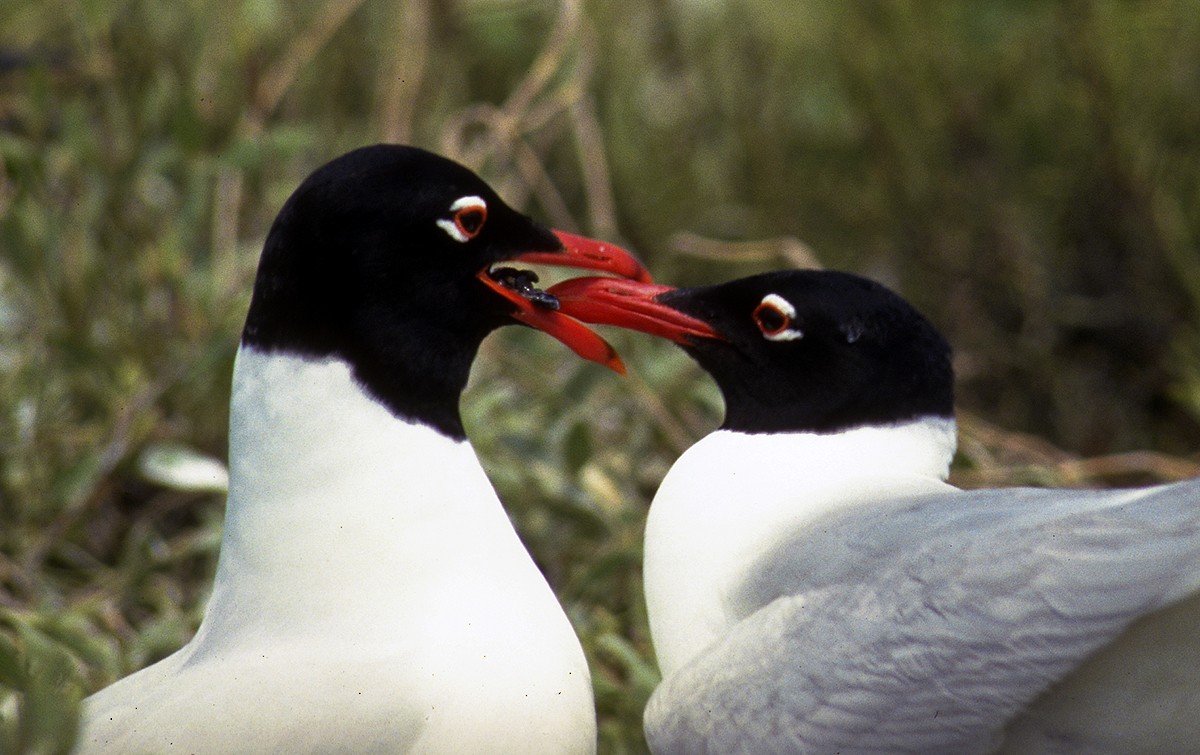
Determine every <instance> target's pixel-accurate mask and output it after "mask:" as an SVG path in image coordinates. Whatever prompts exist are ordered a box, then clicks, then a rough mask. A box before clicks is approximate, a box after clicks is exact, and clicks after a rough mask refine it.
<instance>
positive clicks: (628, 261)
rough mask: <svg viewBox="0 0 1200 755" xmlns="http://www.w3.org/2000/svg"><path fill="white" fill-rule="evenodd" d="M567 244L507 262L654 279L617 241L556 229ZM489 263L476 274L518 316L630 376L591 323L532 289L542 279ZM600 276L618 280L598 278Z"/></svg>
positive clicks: (645, 282)
mask: <svg viewBox="0 0 1200 755" xmlns="http://www.w3.org/2000/svg"><path fill="white" fill-rule="evenodd" d="M553 233H554V235H555V236H556V237H558V240H559V241H560V242H561V243H562V245H563V248H562V249H561V250H559V251H552V252H545V251H538V252H525V253H522V254H518V255H516V256H513V257H510V258H509V259H507V260H505V262H515V263H521V262H524V263H529V264H544V265H555V266H562V267H575V268H582V269H584V270H600V271H604V272H608V273H612V274H613V275H618V276H621V278H624V279H630V280H631V281H637V282H639V283H641V284H643V285H652V284H651V283H650V272H649V271H648V270H646V267H645V266H644V265H643V264H642V263H641V262H639V261H638V260H637V258H636V257H634V256H633V255H632V254H630V253H629V252H627V251H625V250H624V249H622V248H621V247H619V246H616V245H615V244H610V243H608V242H605V241H597V240H595V239H589V238H587V237H586V236H576V235H575V234H573V233H564V232H562V231H553ZM494 267H495V266H490V267H489V268H488V269H484V270H480V271H479V273H478V274H477V276H476V277H478V278H479V280H481V281H483V283H484V285H486V286H487V287H488V288H490V289H491V290H492V291H494V292H495V293H497V294H499V295H500V296H502V297H503V298H505V299H507V300H508V301H509V302H511V303H512V304H513V306H514V307H515V310H514V312H513V313H512V317H513V319H515V320H517V321H518V322H521V323H524V324H526V325H528V326H530V327H533V328H537V329H538V330H540V331H542V332H543V333H547V334H549V335H551V336H554V337H555V338H557V339H558V340H560V341H562V342H563V343H564V344H566V345H567V346H568V347H569V348H570V349H571V350H572V351H574V352H575V353H576V354H578V355H579V356H581V357H583V358H584V359H588V360H591V361H593V362H598V363H600V364H602V365H604V366H606V367H608V368H609V369H611V370H613V371H615V372H618V373H620V374H622V375H624V374H625V365H624V363H623V362H622V361H621V357H620V356H618V355H617V352H616V350H615V349H613V347H612V346H610V345H609V344H608V342H607V341H605V340H604V339H603V338H601V337H600V336H598V335H596V334H595V333H593V332H592V331H591V330H589V329H588V327H587V326H585V325H583V324H582V323H580V322H578V321H577V320H574V319H572V318H571V317H569V316H568V315H567V314H564V313H563V312H561V311H560V308H559V302H558V300H557V299H556V298H555V296H554V295H552V294H551V293H550V292H549V291H541V290H539V289H536V288H534V287H533V285H532V284H533V283H534V282H536V281H537V278H536V276H532V275H530V274H528V273H526V272H524V271H519V270H513V269H511V268H506V269H505V274H498V271H494V270H493V269H492V268H494ZM597 280H617V279H616V278H597Z"/></svg>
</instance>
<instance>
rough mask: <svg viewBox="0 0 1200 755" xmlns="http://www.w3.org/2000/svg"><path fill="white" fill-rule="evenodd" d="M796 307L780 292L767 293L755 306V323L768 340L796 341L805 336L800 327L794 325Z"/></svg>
mask: <svg viewBox="0 0 1200 755" xmlns="http://www.w3.org/2000/svg"><path fill="white" fill-rule="evenodd" d="M795 317H796V308H795V307H793V306H792V303H791V302H789V301H788V300H787V299H785V298H783V297H782V296H780V295H779V294H767V295H766V296H764V297H763V299H762V301H761V302H759V304H758V306H757V307H755V308H754V323H755V324H756V325H758V329H759V330H760V331H762V334H763V338H766V339H767V340H768V341H794V340H796V339H797V338H803V337H804V333H803V332H802V331H801V330H800V329H799V328H793V327H792V320H793V319H794V318H795Z"/></svg>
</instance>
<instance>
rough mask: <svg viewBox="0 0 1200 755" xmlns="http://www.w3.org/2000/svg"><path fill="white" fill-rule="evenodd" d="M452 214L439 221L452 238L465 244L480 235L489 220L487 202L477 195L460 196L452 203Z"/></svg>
mask: <svg viewBox="0 0 1200 755" xmlns="http://www.w3.org/2000/svg"><path fill="white" fill-rule="evenodd" d="M450 212H451V216H450V217H449V218H442V219H440V220H438V221H437V224H438V227H439V228H441V229H442V230H443V231H445V232H446V235H448V236H449V237H450V238H452V239H454V240H455V241H457V242H459V243H460V244H465V243H467V242H468V241H470V240H471V239H473V238H475V237H476V236H478V235H479V232H480V231H482V230H483V224H484V223H486V222H487V202H485V201H483V199H482V198H481V197H477V196H475V195H471V196H466V197H459V198H458V199H456V200H454V202H453V203H452V204H451V205H450Z"/></svg>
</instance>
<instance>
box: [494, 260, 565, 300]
mask: <svg viewBox="0 0 1200 755" xmlns="http://www.w3.org/2000/svg"><path fill="white" fill-rule="evenodd" d="M488 275H490V276H492V279H493V280H495V281H497V282H499V283H500V285H502V286H504V287H505V288H509V289H512V290H513V291H516V292H517V293H518V294H520V295H521V296H524V297H525V298H526V299H528V300H529V301H531V302H533V303H534V304H536V305H537V306H539V307H543V308H545V309H558V297H557V296H555V295H554V294H550V293H546V292H545V291H543V290H541V289H540V288H537V287H536V286H534V285H533V284H535V283H537V281H538V276H537V273H535V272H533V271H532V270H518V269H517V268H515V267H498V268H496V269H495V270H492V271H490V272H489V273H488Z"/></svg>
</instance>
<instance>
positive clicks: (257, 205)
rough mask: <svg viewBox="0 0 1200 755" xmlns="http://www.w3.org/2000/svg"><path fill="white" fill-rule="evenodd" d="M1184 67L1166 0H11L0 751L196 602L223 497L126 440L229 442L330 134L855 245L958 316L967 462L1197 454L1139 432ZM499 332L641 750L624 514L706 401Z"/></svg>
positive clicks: (1180, 248)
mask: <svg viewBox="0 0 1200 755" xmlns="http://www.w3.org/2000/svg"><path fill="white" fill-rule="evenodd" d="M1196 91H1200V4H1198V3H1197V2H1194V1H1191V0H1161V1H1159V2H1146V3H1139V4H1126V3H1119V2H1097V3H1084V2H1070V3H1065V4H1040V3H1026V2H1020V1H1019V0H1007V1H1006V2H998V3H991V4H988V5H987V6H979V5H975V4H965V3H950V4H932V3H924V4H901V3H852V4H847V3H842V2H836V1H835V0H803V1H797V2H789V3H780V2H774V1H772V0H736V1H735V2H728V3H705V2H697V1H691V2H672V3H638V2H631V1H627V2H608V3H600V2H596V3H591V4H587V5H586V6H582V5H579V4H576V3H570V2H565V3H564V4H562V5H556V4H553V3H550V2H548V1H546V2H535V1H527V2H520V1H517V0H461V1H460V2H458V3H446V2H434V1H433V0H407V1H406V2H384V1H383V0H372V1H371V2H367V1H366V0H345V1H339V2H329V1H319V0H299V1H298V2H290V3H284V2H280V1H279V0H216V1H215V2H212V1H205V2H201V0H180V1H179V2H175V3H172V4H170V5H169V7H168V6H164V5H163V4H161V3H152V2H148V0H117V1H116V2H81V3H62V2H55V1H54V0H51V2H44V1H42V2H29V0H17V1H16V2H9V3H5V4H3V5H2V6H0V459H2V462H0V464H2V467H0V517H2V520H3V522H4V526H3V527H2V528H0V750H3V751H5V752H58V751H63V750H65V749H66V748H68V747H69V745H70V742H71V739H72V732H73V726H72V722H73V720H74V717H75V716H76V714H77V705H78V701H79V700H80V699H81V697H82V696H83V695H85V694H86V693H88V692H90V691H92V690H95V689H97V688H99V687H100V686H103V685H104V684H107V683H108V682H110V681H112V680H114V679H116V678H118V677H119V676H122V675H124V674H125V673H128V672H130V671H132V670H134V669H137V668H140V667H141V666H144V665H145V664H147V663H149V662H152V661H153V660H155V659H157V658H160V657H162V656H164V655H166V654H167V653H169V652H170V651H172V650H173V649H174V648H176V647H178V646H179V645H180V644H182V643H183V642H184V641H185V640H186V639H187V637H188V636H190V633H191V632H192V631H193V630H194V628H195V626H196V625H197V623H198V621H199V619H200V616H201V612H202V606H203V602H204V598H205V595H206V591H207V589H208V585H209V580H210V579H211V575H212V571H213V568H214V565H215V558H216V552H217V546H218V544H219V539H220V527H221V507H222V501H221V498H220V496H219V495H217V494H213V493H211V492H204V491H203V490H197V489H192V488H188V489H179V488H172V487H167V486H163V485H161V484H159V483H155V482H151V481H149V480H148V479H147V478H146V477H145V476H144V475H143V474H141V473H140V472H139V460H140V459H142V458H143V456H144V455H145V454H146V453H147V452H154V451H155V450H156V449H160V448H162V447H164V446H170V445H176V446H177V445H183V446H186V447H188V448H191V449H194V450H195V451H198V452H201V453H205V454H208V455H211V456H214V457H218V458H220V457H223V455H224V453H225V452H224V447H225V433H226V416H225V410H224V407H225V406H227V403H228V391H229V388H228V380H229V374H230V368H231V361H232V356H233V353H234V348H235V345H236V338H237V333H238V331H239V328H240V324H241V319H242V317H243V316H244V312H245V307H246V303H247V301H248V296H249V291H250V285H251V281H252V276H253V271H254V266H255V264H256V260H257V254H258V249H259V247H260V244H261V242H262V238H263V236H264V234H265V231H266V228H267V226H268V224H269V223H270V221H271V219H272V217H273V216H274V213H275V212H276V210H277V209H278V207H279V206H280V204H281V203H282V201H283V199H284V198H285V197H286V196H287V194H288V193H290V191H291V190H292V189H293V188H294V187H295V185H296V184H297V183H298V182H299V181H300V180H301V178H303V176H304V175H305V174H307V172H308V171H309V170H311V169H312V168H313V167H315V166H316V165H318V164H320V163H322V162H324V161H325V160H327V159H329V158H331V157H333V156H334V155H336V154H339V153H341V152H343V151H345V150H347V149H350V148H352V147H354V146H358V145H360V144H364V143H369V142H373V141H381V140H390V141H409V142H413V143H418V144H422V145H424V146H428V147H431V148H433V149H435V150H438V151H441V152H443V153H445V154H448V155H450V156H453V157H456V158H458V159H460V160H462V161H464V162H466V163H467V164H469V165H472V166H473V167H476V168H478V169H479V170H481V172H482V173H483V174H484V175H485V176H486V177H487V178H488V179H489V180H491V181H492V182H493V183H494V184H495V185H496V186H497V187H498V188H499V189H500V190H501V193H502V194H503V195H504V196H505V197H506V198H508V199H509V200H510V201H511V202H512V203H513V204H515V205H518V206H523V207H525V208H527V209H528V210H529V211H530V212H532V213H533V214H535V215H537V216H539V217H540V218H542V219H544V220H546V221H547V222H549V223H551V224H553V225H556V226H559V227H564V228H568V229H570V228H581V229H583V230H585V231H588V232H591V233H595V234H598V235H602V236H606V237H609V238H618V239H620V238H623V239H624V240H626V241H628V242H630V243H631V244H632V245H633V246H634V247H635V248H637V249H638V250H640V251H641V253H642V254H643V256H644V257H645V258H646V259H647V261H648V262H649V263H650V264H651V266H652V268H653V269H654V270H655V272H656V274H657V277H658V278H659V279H661V280H664V281H668V282H672V283H676V284H687V283H694V282H704V281H711V280H717V279H720V278H724V277H732V276H734V275H740V274H744V273H749V272H754V271H758V270H762V269H766V268H769V267H778V266H782V265H785V264H797V263H801V262H806V261H807V262H811V261H812V260H813V259H814V258H819V259H820V260H821V261H822V262H824V263H825V264H828V265H830V266H836V267H843V268H849V269H854V270H858V271H860V272H865V273H868V274H873V275H875V276H877V277H880V278H882V279H883V280H885V281H887V282H889V283H891V284H893V285H895V286H896V287H898V288H899V289H900V290H902V291H903V292H904V293H905V294H906V295H908V296H909V297H910V298H912V299H913V300H914V301H915V302H916V303H917V304H918V305H919V306H920V307H921V308H922V309H923V310H924V311H926V312H927V313H929V314H930V316H931V317H932V318H933V319H934V320H935V321H936V322H938V323H940V324H941V325H942V326H943V327H944V328H945V330H946V331H947V333H948V335H949V336H950V338H951V341H952V342H953V343H955V344H956V346H957V348H958V358H957V361H958V367H959V372H960V404H961V405H962V406H963V407H964V409H967V410H969V412H970V414H969V415H968V421H967V422H966V423H965V424H964V432H963V444H962V445H963V459H962V464H961V467H962V469H961V471H960V475H961V478H962V479H964V480H967V481H969V482H978V483H981V484H982V483H988V484H991V483H996V482H1007V481H1012V480H1020V481H1023V482H1031V481H1033V482H1041V483H1048V484H1063V483H1070V484H1085V483H1094V482H1097V481H1100V482H1105V483H1108V482H1142V481H1148V480H1153V479H1166V478H1170V477H1173V476H1179V475H1187V474H1194V473H1195V471H1196V465H1195V464H1194V463H1193V462H1190V461H1188V460H1183V459H1175V458H1172V457H1170V456H1168V455H1166V454H1169V453H1185V452H1186V453H1192V454H1194V453H1195V452H1196V446H1195V438H1196V437H1198V434H1197V429H1198V428H1197V419H1198V417H1200V356H1198V355H1200V347H1197V345H1196V344H1197V343H1198V342H1200V258H1198V257H1197V254H1196V245H1197V239H1198V238H1200V173H1197V171H1196V170H1195V166H1196V165H1197V164H1200V141H1198V140H1197V134H1200V100H1198V99H1197V98H1196V97H1195V92H1196ZM801 240H802V241H801ZM814 253H815V257H814ZM508 330H509V331H512V332H503V333H501V334H498V335H497V336H494V337H493V338H492V339H491V340H489V342H488V343H486V344H485V348H484V350H483V352H482V354H481V359H480V360H479V362H478V364H477V366H476V374H475V378H474V381H473V384H472V387H471V388H470V389H469V391H468V395H467V396H466V397H465V400H464V414H465V420H466V423H467V426H468V432H469V433H470V434H471V436H472V438H473V441H474V443H475V446H476V448H477V449H478V451H479V454H480V456H481V458H482V459H483V461H484V463H485V466H486V467H487V469H488V472H489V474H490V475H491V477H492V479H493V480H494V481H495V484H496V486H497V488H498V489H499V491H500V494H501V497H502V498H503V499H504V500H505V501H506V502H507V504H508V505H509V507H510V511H511V513H512V515H513V517H514V519H515V520H516V521H517V523H518V526H519V528H520V530H521V532H522V533H523V535H524V537H525V539H526V542H527V543H528V544H529V545H530V548H531V550H532V551H533V552H534V554H535V557H536V558H537V559H538V561H539V563H540V564H541V565H542V566H543V568H544V569H545V571H546V573H547V575H548V577H549V578H550V580H551V582H552V583H553V584H554V586H555V587H556V589H557V591H558V593H559V595H560V597H561V598H562V600H563V602H564V605H565V606H566V607H567V610H568V613H569V614H570V616H571V618H572V620H573V621H574V622H575V625H576V627H577V629H578V630H579V632H580V634H581V636H582V637H583V639H584V643H585V648H586V650H587V652H588V655H589V658H590V659H591V661H592V663H593V669H594V676H595V681H596V692H597V703H598V707H599V712H600V716H601V749H602V750H603V751H605V752H636V751H640V750H642V749H644V742H643V741H642V739H641V733H640V713H641V708H642V705H643V703H644V701H645V699H646V697H647V696H648V695H649V693H650V691H651V690H652V689H653V686H654V684H655V683H656V672H655V670H654V665H653V657H652V652H651V649H650V646H649V641H648V635H647V630H646V620H645V611H644V607H643V604H642V598H641V585H640V571H639V569H640V566H639V565H640V560H641V557H640V553H641V546H640V538H641V526H642V521H643V520H644V513H645V508H646V506H647V505H648V502H649V500H650V497H651V496H652V494H653V491H654V489H655V487H656V485H657V482H658V480H659V479H661V476H662V474H663V473H664V472H665V470H666V469H667V468H668V467H669V465H670V463H671V461H672V460H673V458H674V457H675V456H676V455H677V454H678V453H679V452H680V451H681V450H682V449H683V448H685V447H686V446H687V445H688V444H689V443H690V442H692V440H694V439H695V438H697V437H699V436H700V435H702V434H703V433H704V432H706V431H707V430H708V429H710V428H711V427H713V426H714V425H715V424H716V423H717V421H718V417H719V415H720V402H719V397H718V396H717V395H716V393H715V391H714V389H713V387H712V385H711V384H710V383H709V382H708V381H707V380H706V379H705V378H704V377H703V376H702V375H700V373H699V371H698V370H697V369H696V368H695V367H694V366H692V365H691V363H690V362H688V361H687V360H686V359H685V358H684V357H683V356H682V355H680V354H678V353H677V352H676V351H674V350H673V349H671V348H670V347H669V346H667V345H665V344H658V343H651V342H649V341H648V340H647V339H643V338H639V337H637V336H627V335H623V334H618V335H616V336H614V339H615V341H616V343H617V345H618V346H619V347H620V348H621V350H622V352H623V353H624V354H625V355H626V358H627V361H628V363H629V365H630V372H631V378H630V379H628V380H624V381H620V380H617V379H615V378H614V377H613V376H611V375H608V374H605V373H604V372H603V371H602V370H600V369H599V368H596V367H594V366H591V365H585V364H580V363H578V362H577V361H576V360H573V358H572V357H571V356H570V355H569V354H567V353H566V352H565V351H564V350H563V349H562V348H561V347H560V346H558V345H557V344H554V343H552V342H549V340H548V339H545V338H538V337H537V335H536V334H531V333H526V332H520V331H517V330H516V329H508ZM983 418H986V421H985V419H983ZM994 426H1003V427H1009V428H1014V429H1017V430H1021V431H1024V432H1025V433H1032V434H1035V435H1038V436H1042V437H1045V438H1047V439H1049V441H1050V443H1047V442H1046V441H1039V440H1037V439H1036V438H1034V437H1032V436H1030V435H1025V434H1016V433H1007V432H1000V431H997V430H995V429H994ZM1051 444H1056V445H1058V446H1064V447H1067V448H1070V449H1072V452H1064V451H1060V450H1058V449H1057V448H1055V447H1054V445H1051ZM1139 447H1150V448H1152V449H1157V451H1156V452H1152V453H1150V454H1148V455H1147V454H1142V455H1129V454H1124V453H1119V452H1124V451H1127V450H1128V449H1132V448H1139ZM1074 453H1086V454H1104V455H1105V456H1101V457H1099V458H1098V459H1087V460H1080V459H1078V458H1077V457H1076V456H1075V455H1074Z"/></svg>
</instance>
